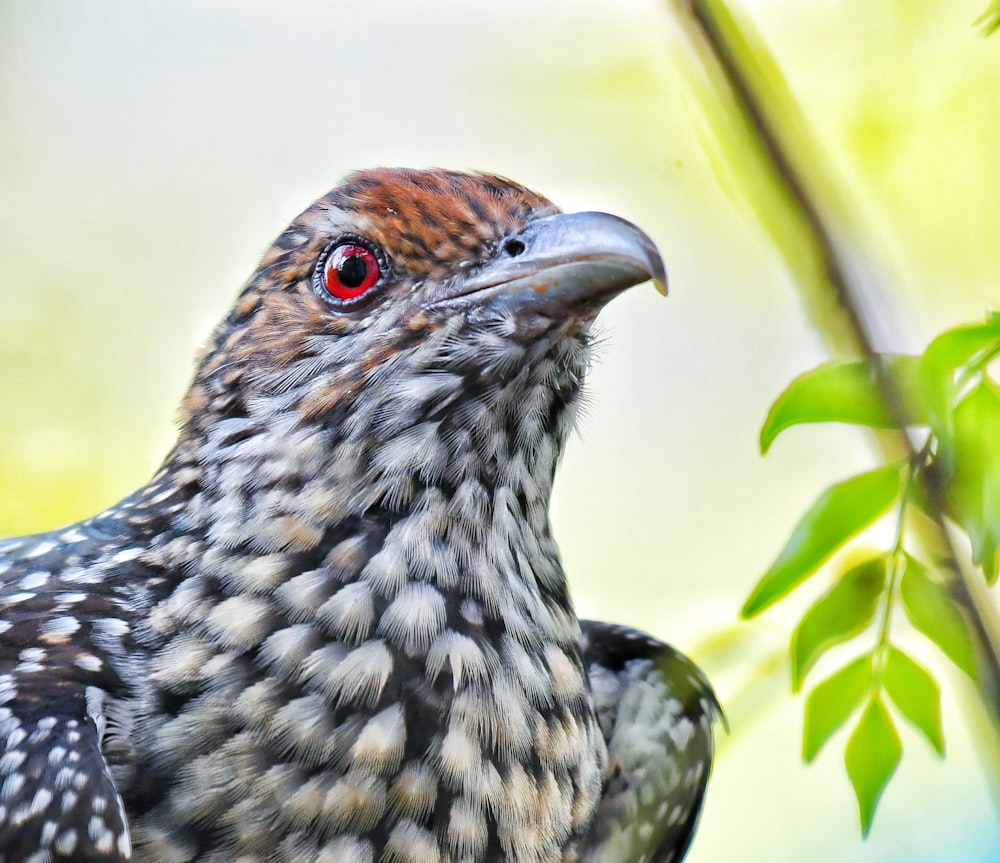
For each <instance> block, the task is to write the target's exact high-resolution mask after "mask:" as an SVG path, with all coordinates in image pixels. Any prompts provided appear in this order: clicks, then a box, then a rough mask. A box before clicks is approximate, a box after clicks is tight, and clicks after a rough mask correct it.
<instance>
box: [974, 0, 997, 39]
mask: <svg viewBox="0 0 1000 863" xmlns="http://www.w3.org/2000/svg"><path fill="white" fill-rule="evenodd" d="M972 23H973V25H981V26H982V28H983V35H984V36H991V35H993V34H994V33H995V32H996V31H997V29H998V28H1000V0H993V2H992V3H990V5H989V6H988V7H987V8H986V11H985V12H983V14H982V15H980V16H979V17H978V18H977V19H976V20H975V21H973V22H972Z"/></svg>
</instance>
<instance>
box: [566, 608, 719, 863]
mask: <svg viewBox="0 0 1000 863" xmlns="http://www.w3.org/2000/svg"><path fill="white" fill-rule="evenodd" d="M581 625H582V628H583V658H584V663H585V664H586V666H587V670H588V673H589V676H590V683H591V687H592V691H593V695H594V702H595V706H596V708H597V715H598V720H599V721H600V724H601V729H602V731H603V733H604V737H605V740H606V741H607V744H608V770H607V776H606V781H605V788H604V794H603V796H602V798H601V801H600V804H599V806H598V810H597V815H596V817H595V820H594V824H593V828H592V830H591V833H590V837H589V841H588V842H587V844H586V845H585V848H584V851H583V853H582V855H581V861H582V863H676V861H679V860H680V859H681V858H682V857H683V856H684V854H685V852H686V851H687V848H688V845H689V844H690V842H691V838H692V836H693V834H694V828H695V825H696V823H697V820H698V815H699V812H700V811H701V805H702V800H703V798H704V794H705V785H706V783H707V782H708V776H709V772H710V770H711V766H712V753H713V738H712V725H713V722H714V720H715V719H716V718H721V716H722V710H721V708H720V706H719V703H718V701H717V700H716V697H715V694H714V692H713V691H712V688H711V686H710V685H709V683H708V681H707V680H706V679H705V676H704V675H703V674H702V673H701V671H700V670H699V669H698V667H697V666H696V665H694V663H692V662H691V660H689V659H688V658H687V657H686V656H684V655H682V654H681V653H678V652H677V651H676V650H674V649H673V648H672V647H670V646H669V645H667V644H664V643H663V642H661V641H657V640H656V639H654V638H652V637H650V636H648V635H645V634H643V633H641V632H637V631H635V630H632V629H627V628H625V627H621V626H614V625H612V624H607V623H599V622H596V621H582V624H581Z"/></svg>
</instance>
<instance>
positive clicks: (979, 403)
mask: <svg viewBox="0 0 1000 863" xmlns="http://www.w3.org/2000/svg"><path fill="white" fill-rule="evenodd" d="M998 441H1000V390H998V389H997V385H996V384H995V383H994V382H993V381H991V380H989V379H988V378H984V379H983V380H982V381H980V382H979V383H978V384H977V385H976V386H975V387H974V388H973V389H972V390H971V391H970V392H969V394H968V395H967V396H965V398H963V399H962V400H961V401H960V402H959V403H958V406H957V407H956V408H955V410H954V414H953V423H952V437H951V438H950V440H942V450H943V451H945V450H946V451H947V452H948V454H949V456H948V458H949V460H950V462H951V469H952V472H951V477H950V479H949V482H948V487H947V496H946V497H947V503H948V512H949V515H951V516H952V517H953V518H954V519H955V520H956V521H957V522H958V523H959V524H960V525H961V526H962V527H963V528H964V529H965V531H966V533H968V534H969V540H970V541H971V543H972V559H973V561H975V563H976V564H977V565H978V566H981V567H982V568H983V571H984V572H985V573H986V579H987V581H988V582H989V583H990V584H992V583H993V582H994V581H996V578H997V551H998V549H1000V446H998V443H997V442H998Z"/></svg>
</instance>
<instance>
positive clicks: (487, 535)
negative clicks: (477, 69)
mask: <svg viewBox="0 0 1000 863" xmlns="http://www.w3.org/2000/svg"><path fill="white" fill-rule="evenodd" d="M650 280H652V281H654V282H655V283H656V284H657V285H658V286H660V287H661V288H662V289H663V290H664V292H665V288H666V276H665V270H664V266H663V262H662V259H661V257H660V254H659V252H658V250H657V248H656V246H655V245H654V243H653V242H652V240H650V239H649V237H648V236H647V235H646V234H645V233H643V232H642V231H641V230H640V229H639V228H637V227H636V226H635V225H633V224H631V223H630V222H628V221H625V220H624V219H621V218H619V217H617V216H613V215H610V214H606V213H597V212H578V213H565V212H562V211H561V210H560V209H558V208H557V207H556V206H555V205H554V204H552V203H551V202H550V201H549V200H547V199H546V198H544V197H542V196H541V195H538V194H536V193H534V192H532V191H530V190H529V189H527V188H526V187H524V186H521V185H519V184H518V183H516V182H513V181H511V180H507V179H504V178H502V177H499V176H496V175H492V174H487V173H466V172H458V171H447V170H443V169H427V170H417V169H403V168H377V169H369V170H362V171H358V172H356V173H353V174H351V175H349V176H348V177H347V178H346V179H345V180H344V181H343V182H342V183H341V184H340V185H338V186H337V187H336V188H334V189H333V191H331V192H329V193H328V194H326V195H325V196H323V197H321V198H320V199H318V200H317V201H316V202H314V203H313V204H312V205H311V206H310V207H309V208H308V209H306V210H305V211H304V212H303V213H302V214H301V215H300V216H298V217H297V218H296V219H294V221H292V222H291V224H290V225H289V226H288V227H287V229H286V230H285V231H284V232H283V233H282V234H281V235H280V236H279V237H278V239H277V240H276V241H275V243H274V245H273V246H272V247H271V248H270V249H269V250H268V251H267V252H266V253H265V255H264V257H263V259H262V261H261V263H260V266H259V268H258V269H257V270H256V272H255V273H254V274H253V276H252V277H251V278H250V280H249V282H248V283H247V284H246V286H245V287H244V289H243V290H242V292H241V293H239V295H238V297H237V299H236V301H235V304H234V305H233V307H232V308H231V310H230V311H229V312H228V314H227V315H226V317H225V318H224V319H223V320H222V322H221V323H220V324H219V325H218V326H217V327H216V329H215V330H214V332H213V334H212V335H211V337H210V339H209V341H208V344H207V346H206V347H205V348H204V350H203V352H202V354H201V356H200V358H199V359H198V361H197V364H196V371H195V374H194V378H193V382H192V384H191V386H190V389H189V390H188V391H187V393H186V395H185V397H184V399H183V402H182V405H181V410H180V415H179V423H178V424H179V433H178V438H177V442H176V444H175V445H174V447H173V449H172V450H171V451H170V452H169V454H168V455H167V456H166V459H165V461H164V462H163V465H162V467H161V468H160V469H159V470H158V471H157V472H156V474H155V475H154V476H153V478H152V479H151V480H150V481H149V482H148V483H147V484H145V485H143V486H142V487H141V488H139V489H138V490H137V491H136V492H135V493H134V494H132V495H130V496H128V497H126V498H125V499H124V500H122V501H121V502H120V503H118V504H116V505H114V506H112V507H110V508H109V509H107V510H105V511H103V512H101V513H99V514H97V515H94V516H93V517H90V518H87V519H84V520H82V521H80V522H78V523H76V524H73V525H70V526H68V527H64V528H62V529H58V530H54V531H52V532H48V533H43V534H39V535H35V536H29V537H18V538H12V539H6V540H2V541H0V863H56V861H91V862H92V863H93V861H128V860H134V861H137V863H189V862H190V863H194V861H196V863H256V861H261V863H263V861H268V863H307V861H308V863H446V861H447V863H450V861H454V863H672V861H678V860H680V859H681V858H682V857H683V856H684V854H685V852H686V850H687V848H688V845H689V843H690V841H691V838H692V834H693V832H694V829H695V824H696V822H697V819H698V815H699V812H700V811H701V808H702V802H703V798H704V795H705V789H706V783H707V781H708V777H709V772H710V769H711V763H712V755H713V726H714V723H715V721H716V719H718V718H719V717H720V715H721V709H720V707H719V704H718V701H717V700H716V697H715V695H714V693H713V690H712V688H711V686H710V684H709V683H708V681H707V679H706V678H705V676H704V675H703V674H702V672H701V671H700V670H699V669H698V668H697V666H696V665H695V664H694V663H692V662H691V661H690V660H689V659H687V658H686V657H685V656H684V655H682V654H681V653H679V652H678V651H676V650H674V649H673V648H672V647H670V646H668V645H667V644H665V643H663V642H661V641H659V640H657V639H655V638H653V637H651V636H649V635H646V634H644V633H641V632H638V631H636V630H633V629H630V628H626V627H624V626H618V625H614V624H610V623H604V622H599V621H586V620H585V621H580V620H579V619H578V618H577V616H576V614H575V612H574V607H573V602H572V599H571V597H570V594H569V589H568V586H567V579H566V575H565V573H564V571H563V568H562V564H561V562H560V557H559V550H558V547H557V544H556V541H555V539H554V537H553V534H552V529H551V525H550V518H549V500H550V494H551V490H552V485H553V479H554V475H555V470H556V465H557V462H558V460H559V456H560V454H561V452H562V450H563V447H564V444H565V442H566V440H567V437H568V436H569V434H570V433H571V431H572V429H573V427H574V421H575V416H576V414H577V411H578V408H579V406H580V402H581V398H582V391H583V389H582V388H583V384H584V378H585V375H586V372H587V369H588V366H589V363H590V358H591V351H592V343H593V340H594V336H593V332H592V331H593V324H594V321H595V318H596V317H597V314H598V312H599V311H600V310H601V309H602V308H603V307H604V305H605V304H606V303H607V302H608V301H609V300H611V299H612V298H613V297H615V296H616V295H618V294H620V293H621V292H622V291H624V290H626V289H627V288H630V287H632V286H634V285H637V284H641V283H644V282H647V281H650Z"/></svg>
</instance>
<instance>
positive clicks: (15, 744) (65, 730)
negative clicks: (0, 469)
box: [0, 538, 132, 863]
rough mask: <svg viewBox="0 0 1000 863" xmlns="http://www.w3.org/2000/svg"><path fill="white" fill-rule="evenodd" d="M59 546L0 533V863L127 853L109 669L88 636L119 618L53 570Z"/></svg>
mask: <svg viewBox="0 0 1000 863" xmlns="http://www.w3.org/2000/svg"><path fill="white" fill-rule="evenodd" d="M57 551H58V549H57V548H56V543H54V542H52V541H51V540H48V539H46V538H40V539H38V538H31V539H30V540H27V541H25V540H18V541H10V540H8V541H5V542H0V863H57V861H74V863H85V861H91V863H96V861H101V863H114V861H125V860H129V859H130V857H131V853H132V852H131V843H130V839H129V834H128V828H127V826H126V820H125V808H124V805H123V804H122V799H121V796H120V795H119V793H118V790H117V788H116V785H115V781H114V778H113V777H112V775H111V770H110V768H109V766H108V762H107V759H106V758H105V756H104V753H103V752H102V737H103V735H104V730H105V723H106V719H107V716H106V712H107V711H106V709H105V702H106V699H105V697H104V695H105V690H106V688H107V687H108V685H109V683H110V682H111V681H112V679H113V677H114V674H113V672H112V671H111V669H110V668H109V666H108V664H107V663H106V661H105V659H106V654H104V653H103V651H101V650H100V649H99V648H97V647H96V646H95V645H94V643H93V638H94V633H95V631H97V632H101V631H103V632H104V633H105V634H108V633H110V634H111V635H114V634H115V633H116V632H117V631H118V628H120V626H122V624H121V623H120V622H119V621H116V620H113V619H112V618H110V617H108V616H107V615H108V614H109V613H110V605H109V603H108V601H107V598H104V599H102V597H101V596H100V595H99V593H94V594H91V593H83V592H82V591H81V590H80V587H79V585H75V586H74V585H72V584H67V583H65V582H63V581H62V580H61V579H60V578H59V575H58V572H57V568H56V567H55V566H53V565H52V564H55V563H57V562H58V561H56V560H55V559H54V557H53V556H54V555H56V554H57ZM88 588H90V589H91V590H92V589H93V588H92V587H91V586H90V585H88ZM102 615H104V616H102ZM101 640H102V639H101V638H99V637H98V638H97V641H101Z"/></svg>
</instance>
